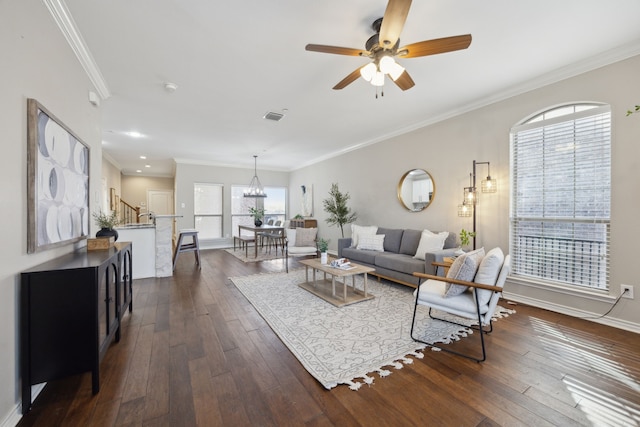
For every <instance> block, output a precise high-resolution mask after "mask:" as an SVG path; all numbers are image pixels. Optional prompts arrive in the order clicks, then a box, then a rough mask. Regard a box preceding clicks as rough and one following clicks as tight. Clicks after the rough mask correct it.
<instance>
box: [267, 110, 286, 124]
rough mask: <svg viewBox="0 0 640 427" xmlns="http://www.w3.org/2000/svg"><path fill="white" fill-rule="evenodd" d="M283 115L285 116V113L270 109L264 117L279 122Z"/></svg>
mask: <svg viewBox="0 0 640 427" xmlns="http://www.w3.org/2000/svg"><path fill="white" fill-rule="evenodd" d="M283 117H284V114H280V113H274V112H273V111H269V112H267V114H265V115H264V117H263V119H267V120H273V121H274V122H279V121H280V120H282V118H283Z"/></svg>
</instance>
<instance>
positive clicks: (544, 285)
mask: <svg viewBox="0 0 640 427" xmlns="http://www.w3.org/2000/svg"><path fill="white" fill-rule="evenodd" d="M507 282H508V283H512V284H514V285H519V286H526V287H529V288H536V289H541V290H544V291H547V292H554V293H558V294H564V295H572V296H576V297H579V298H584V299H588V300H592V301H597V302H606V303H611V302H612V301H615V299H616V298H617V296H614V295H611V292H610V290H598V289H586V288H580V287H577V286H568V285H562V284H556V283H551V282H542V281H538V280H533V279H529V278H524V277H519V276H509V277H508V278H507Z"/></svg>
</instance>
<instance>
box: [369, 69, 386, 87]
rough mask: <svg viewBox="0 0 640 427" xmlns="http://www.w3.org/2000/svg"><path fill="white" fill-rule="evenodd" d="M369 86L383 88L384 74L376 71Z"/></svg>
mask: <svg viewBox="0 0 640 427" xmlns="http://www.w3.org/2000/svg"><path fill="white" fill-rule="evenodd" d="M371 84H372V85H374V86H384V73H382V72H380V71H376V74H375V76H373V78H372V79H371Z"/></svg>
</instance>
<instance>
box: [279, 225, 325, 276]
mask: <svg viewBox="0 0 640 427" xmlns="http://www.w3.org/2000/svg"><path fill="white" fill-rule="evenodd" d="M285 234H286V237H285V240H284V258H285V264H286V269H287V273H288V272H289V257H290V256H292V257H307V256H314V257H317V256H318V253H319V252H318V246H317V237H318V229H317V228H285Z"/></svg>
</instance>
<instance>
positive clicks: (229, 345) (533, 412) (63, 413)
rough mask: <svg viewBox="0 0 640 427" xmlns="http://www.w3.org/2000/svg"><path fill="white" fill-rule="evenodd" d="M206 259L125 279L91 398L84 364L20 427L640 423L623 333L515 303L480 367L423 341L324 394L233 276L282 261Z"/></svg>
mask: <svg viewBox="0 0 640 427" xmlns="http://www.w3.org/2000/svg"><path fill="white" fill-rule="evenodd" d="M201 256H202V269H198V268H195V266H194V263H193V258H192V257H189V256H184V257H182V258H181V259H179V261H178V266H177V268H176V270H175V274H174V276H172V277H168V278H150V279H139V280H134V282H133V307H134V312H133V313H131V314H127V315H126V316H125V319H124V322H123V326H122V339H121V340H120V342H119V343H113V344H112V345H111V346H110V348H109V350H108V351H107V354H106V356H105V357H104V359H103V361H102V364H101V376H100V379H101V390H100V393H99V394H97V395H95V396H94V395H93V394H92V393H91V374H90V373H85V374H81V375H75V376H72V377H68V378H63V379H60V380H57V381H51V382H49V383H48V384H47V386H46V387H45V388H44V390H43V391H42V393H41V394H40V396H39V397H38V398H37V399H36V401H35V402H34V404H33V409H32V410H31V412H29V413H28V414H26V415H25V416H23V417H22V419H21V421H20V423H19V424H18V426H19V427H24V426H59V425H65V426H66V425H71V426H74V425H82V426H84V425H91V426H154V427H155V426H192V425H194V426H196V425H197V426H218V425H220V426H234V427H235V426H255V425H260V426H267V425H278V426H280V425H285V426H287V425H291V426H300V425H304V426H323V427H324V426H341V427H342V426H387V425H388V426H394V427H395V426H402V425H429V426H438V425H442V426H449V425H456V426H462V427H466V426H469V427H479V426H482V427H494V426H518V425H536V426H548V425H566V426H578V425H584V426H593V425H612V426H613V425H616V426H617V425H640V386H639V384H640V340H639V339H638V335H637V334H634V333H632V332H628V331H623V330H620V329H614V328H611V327H608V326H606V325H602V324H595V323H593V322H589V321H587V320H585V319H579V318H572V317H568V316H565V315H562V314H559V313H554V312H550V311H547V310H542V309H537V308H534V307H530V306H526V305H522V304H517V305H509V308H514V309H515V310H516V313H515V314H512V315H511V316H509V317H506V318H503V319H499V320H498V321H497V322H494V331H493V333H491V334H490V335H488V336H487V337H486V346H487V353H488V358H487V361H485V362H484V363H476V362H472V361H470V360H467V359H464V358H461V357H458V356H455V355H451V354H448V353H445V352H435V351H431V350H430V349H425V350H424V351H423V355H424V357H423V358H422V359H417V358H416V359H415V360H414V361H413V363H412V364H408V365H404V366H403V369H399V370H395V369H392V371H393V373H392V374H391V375H389V376H387V377H384V378H381V377H380V376H379V375H378V374H375V373H374V374H371V376H372V377H373V378H374V383H373V384H372V385H371V386H369V385H363V386H362V387H361V388H360V390H358V391H352V390H350V389H349V388H348V387H347V386H344V385H341V386H338V387H335V388H333V389H331V390H326V389H324V388H323V387H322V386H321V385H320V383H318V381H316V380H315V379H314V378H313V377H311V375H309V373H308V372H307V371H306V370H305V369H304V367H303V366H302V365H301V364H300V362H299V361H298V360H297V359H296V358H295V356H293V354H292V353H291V352H290V351H289V349H288V348H287V347H286V346H285V345H284V344H283V343H282V341H280V339H279V338H278V336H277V335H276V334H275V333H274V332H273V331H272V330H271V328H270V327H269V326H268V325H267V324H266V322H265V321H264V320H263V319H262V317H261V316H260V315H259V314H258V313H257V311H256V310H255V308H254V307H253V306H252V305H251V304H250V303H249V302H248V301H247V299H246V298H245V297H244V296H243V295H242V294H241V293H240V292H239V291H238V289H237V288H236V287H235V285H234V284H233V283H232V282H231V281H230V280H229V277H234V276H243V275H250V274H258V273H269V272H274V271H282V269H283V262H282V260H275V261H269V262H258V263H243V262H241V261H239V260H237V259H236V258H235V257H234V256H232V255H230V254H228V253H226V252H225V251H223V250H206V251H202V252H201ZM134 262H135V260H134ZM299 267H300V264H299V263H298V262H297V260H295V259H291V260H290V268H291V270H294V269H296V268H299ZM501 304H504V305H506V302H505V301H502V302H501ZM477 339H478V335H477V332H475V333H474V334H473V335H472V336H470V337H467V338H464V339H462V340H460V341H459V342H456V343H453V344H451V345H450V346H449V347H450V348H456V349H463V350H471V349H473V348H474V347H475V346H477V345H478V343H477V341H476V340H477Z"/></svg>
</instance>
